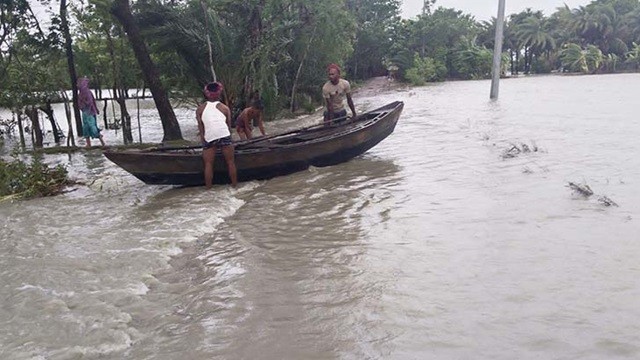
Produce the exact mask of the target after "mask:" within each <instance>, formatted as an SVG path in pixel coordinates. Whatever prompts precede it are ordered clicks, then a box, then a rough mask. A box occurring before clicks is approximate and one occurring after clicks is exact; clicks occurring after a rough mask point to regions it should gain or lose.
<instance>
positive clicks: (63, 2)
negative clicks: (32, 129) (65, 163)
mask: <svg viewBox="0 0 640 360" xmlns="http://www.w3.org/2000/svg"><path fill="white" fill-rule="evenodd" d="M60 30H61V31H62V34H63V36H64V49H65V53H66V55H67V68H68V71H69V78H70V80H71V93H72V94H73V114H74V116H75V118H76V130H77V133H78V136H82V117H81V116H80V107H79V105H78V75H77V74H76V65H75V61H74V59H73V48H72V47H71V34H70V33H69V23H68V22H67V0H60Z"/></svg>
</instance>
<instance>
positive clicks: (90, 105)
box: [78, 77, 104, 148]
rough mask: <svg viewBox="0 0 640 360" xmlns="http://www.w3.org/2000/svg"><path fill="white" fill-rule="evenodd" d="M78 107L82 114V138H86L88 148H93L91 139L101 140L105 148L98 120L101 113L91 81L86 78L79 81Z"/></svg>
mask: <svg viewBox="0 0 640 360" xmlns="http://www.w3.org/2000/svg"><path fill="white" fill-rule="evenodd" d="M78 106H79V107H80V111H81V112H82V136H84V140H85V142H86V147H88V148H89V147H91V139H100V143H101V144H102V146H104V140H103V139H102V134H101V133H100V129H99V128H98V123H97V120H96V116H97V115H98V113H99V111H98V107H97V106H96V99H95V98H94V97H93V94H92V93H91V90H89V79H88V78H86V77H81V78H80V79H78Z"/></svg>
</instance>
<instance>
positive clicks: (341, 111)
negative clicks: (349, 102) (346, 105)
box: [324, 109, 347, 121]
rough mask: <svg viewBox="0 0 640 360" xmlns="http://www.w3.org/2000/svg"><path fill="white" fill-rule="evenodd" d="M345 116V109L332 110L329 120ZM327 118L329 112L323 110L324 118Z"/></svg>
mask: <svg viewBox="0 0 640 360" xmlns="http://www.w3.org/2000/svg"><path fill="white" fill-rule="evenodd" d="M346 117H347V109H342V110H340V111H338V112H334V113H333V116H332V117H331V120H332V121H333V120H335V119H344V118H346ZM328 118H329V112H328V111H326V110H325V112H324V120H325V121H327V119H328Z"/></svg>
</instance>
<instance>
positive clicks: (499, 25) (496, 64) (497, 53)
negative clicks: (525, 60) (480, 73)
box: [490, 0, 505, 99]
mask: <svg viewBox="0 0 640 360" xmlns="http://www.w3.org/2000/svg"><path fill="white" fill-rule="evenodd" d="M504 8H505V0H498V18H497V19H496V39H495V44H494V46H493V78H492V80H491V95H490V97H491V99H497V98H498V93H499V92H500V69H501V66H500V62H501V61H502V41H503V38H504V36H503V34H504Z"/></svg>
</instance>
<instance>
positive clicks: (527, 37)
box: [516, 16, 556, 70]
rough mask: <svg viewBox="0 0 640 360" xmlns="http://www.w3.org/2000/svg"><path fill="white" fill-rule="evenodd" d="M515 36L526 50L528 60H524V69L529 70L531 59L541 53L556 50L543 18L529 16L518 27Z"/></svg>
mask: <svg viewBox="0 0 640 360" xmlns="http://www.w3.org/2000/svg"><path fill="white" fill-rule="evenodd" d="M516 36H517V37H518V39H519V40H520V43H522V44H523V45H524V46H525V49H527V55H528V58H525V69H526V70H530V68H531V64H532V63H533V57H534V56H538V55H540V54H542V53H546V54H547V58H548V57H549V53H550V52H551V51H552V50H553V49H555V48H556V40H555V39H554V38H553V36H552V34H551V31H550V30H549V29H548V26H547V21H546V19H544V18H539V17H536V16H530V17H528V18H526V19H524V21H523V22H522V23H521V24H520V25H519V26H518V29H517V30H516Z"/></svg>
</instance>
